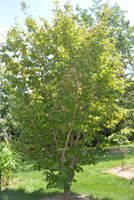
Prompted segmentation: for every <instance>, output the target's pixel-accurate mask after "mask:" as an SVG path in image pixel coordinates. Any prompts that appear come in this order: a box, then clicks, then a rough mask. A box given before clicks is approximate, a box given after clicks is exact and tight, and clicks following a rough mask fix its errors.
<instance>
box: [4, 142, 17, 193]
mask: <svg viewBox="0 0 134 200" xmlns="http://www.w3.org/2000/svg"><path fill="white" fill-rule="evenodd" d="M17 165H18V166H19V164H18V163H17V159H16V157H15V153H14V152H13V151H12V150H11V147H10V144H9V143H5V142H1V143H0V191H1V189H2V187H4V186H7V185H9V183H10V182H12V181H13V175H12V172H11V170H12V169H16V166H17Z"/></svg>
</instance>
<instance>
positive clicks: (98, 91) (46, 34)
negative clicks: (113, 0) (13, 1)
mask: <svg viewBox="0 0 134 200" xmlns="http://www.w3.org/2000/svg"><path fill="white" fill-rule="evenodd" d="M22 7H23V8H24V7H25V4H24V3H22ZM53 12H54V19H53V23H52V25H50V24H48V22H47V21H46V20H45V19H43V18H41V17H40V20H41V21H42V25H39V24H37V23H36V21H35V20H34V19H33V18H32V16H30V15H28V16H27V17H26V20H25V25H26V28H25V29H23V28H22V27H21V26H20V25H19V24H18V23H17V22H16V23H15V25H14V26H12V27H11V28H10V30H9V31H8V33H7V38H6V43H4V44H2V46H1V52H2V53H1V54H2V62H3V63H5V77H6V78H7V79H8V82H9V83H10V92H11V95H10V97H12V114H13V116H14V118H15V119H16V120H17V121H19V123H20V124H21V129H22V132H21V136H20V138H19V139H20V143H19V144H20V146H21V149H23V152H24V155H25V156H26V155H29V157H30V158H34V159H37V164H36V165H35V168H37V169H40V168H44V175H45V179H46V181H47V183H48V184H47V187H48V188H51V187H54V188H63V189H64V199H65V200H69V199H70V186H71V183H72V181H73V180H74V174H75V171H76V172H79V171H82V166H83V165H85V164H96V163H97V161H98V157H97V152H98V150H99V149H104V147H105V146H106V142H107V140H106V139H107V138H106V137H104V136H102V138H101V142H100V144H99V146H98V148H97V150H96V151H92V150H91V149H90V146H91V143H92V141H93V139H94V138H95V137H96V135H97V132H98V131H99V130H101V125H104V126H105V127H108V128H110V127H114V126H115V125H116V124H117V123H118V122H119V121H120V120H121V119H122V118H123V117H124V115H126V113H125V111H124V110H123V109H122V108H119V107H118V105H117V104H116V101H117V100H118V98H119V96H120V94H121V93H123V84H124V82H123V79H122V78H121V72H120V68H121V57H120V55H118V53H117V52H116V49H115V44H114V42H116V41H114V38H110V37H107V35H108V34H109V28H108V26H107V17H108V11H107V8H106V6H105V7H104V8H103V12H104V13H105V16H104V17H103V19H102V20H99V19H98V21H97V22H96V23H95V25H92V27H90V31H89V27H88V26H87V24H86V23H85V22H84V21H82V20H81V22H80V23H79V24H78V23H76V22H75V20H74V19H73V18H72V15H73V11H72V8H71V5H70V3H69V2H67V3H66V4H65V6H64V9H63V10H62V9H61V8H60V6H59V4H58V2H56V3H55V10H54V11H53ZM111 40H112V41H114V42H113V43H111V42H110V41H111ZM85 144H86V145H85ZM87 145H88V146H87Z"/></svg>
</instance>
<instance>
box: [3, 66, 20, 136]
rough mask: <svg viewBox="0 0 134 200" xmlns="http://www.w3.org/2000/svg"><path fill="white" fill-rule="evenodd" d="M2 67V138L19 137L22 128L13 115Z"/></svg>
mask: <svg viewBox="0 0 134 200" xmlns="http://www.w3.org/2000/svg"><path fill="white" fill-rule="evenodd" d="M0 67H1V71H0V139H1V140H2V139H4V138H5V137H12V138H15V137H18V136H19V133H20V130H19V124H18V123H17V122H15V121H14V120H13V118H12V116H11V109H10V100H9V93H8V90H7V86H6V85H7V82H6V80H4V79H3V71H4V68H3V67H2V66H0Z"/></svg>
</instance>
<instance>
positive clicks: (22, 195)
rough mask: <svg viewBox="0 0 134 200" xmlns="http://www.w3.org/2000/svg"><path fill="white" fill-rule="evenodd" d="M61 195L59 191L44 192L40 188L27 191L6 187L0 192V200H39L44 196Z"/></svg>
mask: <svg viewBox="0 0 134 200" xmlns="http://www.w3.org/2000/svg"><path fill="white" fill-rule="evenodd" d="M55 195H61V193H60V192H58V191H57V192H50V193H45V192H44V191H43V190H42V189H40V190H37V191H34V192H31V193H28V192H27V191H26V190H24V189H17V190H15V189H12V188H6V189H5V190H2V191H1V192H0V200H39V199H40V198H42V197H45V196H55Z"/></svg>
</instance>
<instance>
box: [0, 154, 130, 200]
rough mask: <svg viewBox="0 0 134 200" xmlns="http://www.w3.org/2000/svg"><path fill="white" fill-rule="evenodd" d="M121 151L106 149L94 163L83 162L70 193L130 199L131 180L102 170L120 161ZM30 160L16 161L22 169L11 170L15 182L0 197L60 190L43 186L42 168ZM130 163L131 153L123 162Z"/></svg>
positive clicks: (32, 198)
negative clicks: (35, 167)
mask: <svg viewBox="0 0 134 200" xmlns="http://www.w3.org/2000/svg"><path fill="white" fill-rule="evenodd" d="M122 157H123V153H122V152H119V153H109V154H107V155H106V156H105V157H102V159H101V162H100V163H99V164H97V165H86V166H84V171H83V172H82V173H76V175H75V179H76V180H77V182H76V183H73V184H72V187H71V193H72V194H84V195H90V197H91V198H90V199H92V200H134V181H130V180H127V179H125V178H122V177H118V176H116V175H113V174H110V173H106V172H103V171H104V170H107V169H109V168H112V167H115V166H118V165H120V166H121V163H122ZM33 163H34V162H33V161H28V162H24V163H20V164H21V166H22V169H19V170H17V172H14V178H15V180H16V183H15V184H14V185H12V186H10V187H9V188H5V189H4V190H2V192H1V194H0V200H39V199H40V198H41V197H45V196H53V195H59V194H63V191H62V190H57V189H49V190H47V189H46V183H45V181H43V179H44V177H43V175H42V174H43V171H34V170H33V167H32V165H33ZM129 163H132V164H134V156H133V155H131V157H129V158H127V159H126V160H125V164H126V165H127V164H129Z"/></svg>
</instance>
